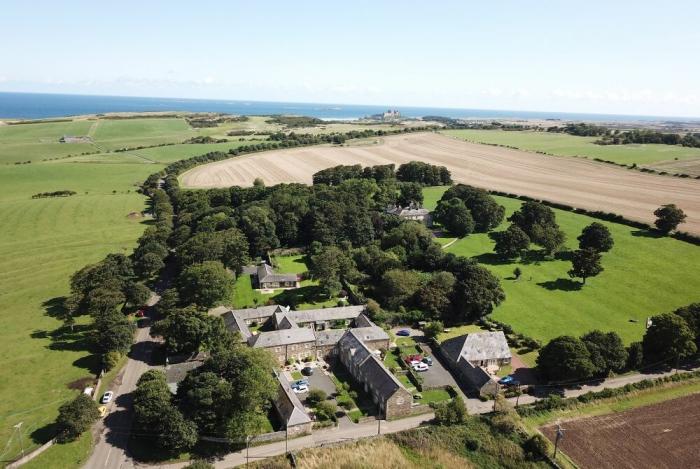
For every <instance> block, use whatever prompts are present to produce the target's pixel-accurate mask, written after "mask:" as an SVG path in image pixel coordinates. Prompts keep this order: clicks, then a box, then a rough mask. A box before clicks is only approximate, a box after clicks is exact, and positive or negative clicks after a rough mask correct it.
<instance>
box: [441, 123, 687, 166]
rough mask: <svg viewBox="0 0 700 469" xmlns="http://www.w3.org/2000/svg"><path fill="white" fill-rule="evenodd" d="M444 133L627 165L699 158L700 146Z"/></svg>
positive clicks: (561, 136)
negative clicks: (596, 142) (628, 143)
mask: <svg viewBox="0 0 700 469" xmlns="http://www.w3.org/2000/svg"><path fill="white" fill-rule="evenodd" d="M442 133H444V134H445V135H450V136H453V137H457V138H461V139H464V140H469V141H471V142H476V143H490V144H497V145H507V146H511V147H516V148H521V149H523V150H530V151H542V152H546V153H550V154H553V155H560V156H585V157H588V158H600V159H603V160H607V161H613V162H615V163H619V164H626V165H631V164H634V163H637V165H646V164H652V163H658V162H660V161H668V160H674V159H678V160H687V159H695V158H700V148H686V147H681V146H676V145H654V144H648V145H647V144H639V145H637V144H632V145H596V144H594V143H593V142H594V141H595V140H597V139H598V137H577V136H575V135H568V134H559V133H550V132H535V131H503V130H471V129H464V130H444V131H442Z"/></svg>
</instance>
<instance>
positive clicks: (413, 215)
mask: <svg viewBox="0 0 700 469" xmlns="http://www.w3.org/2000/svg"><path fill="white" fill-rule="evenodd" d="M385 212H386V213H388V214H389V215H396V216H397V217H399V218H402V219H404V220H414V221H418V222H421V223H423V224H424V225H425V226H428V227H430V226H433V216H432V214H431V213H430V210H428V209H426V208H421V207H415V206H409V207H401V206H399V205H397V206H391V207H388V208H387V209H386V210H385Z"/></svg>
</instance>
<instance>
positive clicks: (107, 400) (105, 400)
mask: <svg viewBox="0 0 700 469" xmlns="http://www.w3.org/2000/svg"><path fill="white" fill-rule="evenodd" d="M113 397H114V393H113V392H112V391H107V392H106V393H104V394H103V395H102V400H101V401H100V402H102V403H103V404H109V403H110V402H112V398H113Z"/></svg>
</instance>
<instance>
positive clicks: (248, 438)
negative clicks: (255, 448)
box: [245, 435, 250, 467]
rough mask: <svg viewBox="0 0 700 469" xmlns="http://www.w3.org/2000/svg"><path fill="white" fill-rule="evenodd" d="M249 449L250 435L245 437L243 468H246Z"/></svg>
mask: <svg viewBox="0 0 700 469" xmlns="http://www.w3.org/2000/svg"><path fill="white" fill-rule="evenodd" d="M249 447H250V435H246V437H245V467H248V448H249Z"/></svg>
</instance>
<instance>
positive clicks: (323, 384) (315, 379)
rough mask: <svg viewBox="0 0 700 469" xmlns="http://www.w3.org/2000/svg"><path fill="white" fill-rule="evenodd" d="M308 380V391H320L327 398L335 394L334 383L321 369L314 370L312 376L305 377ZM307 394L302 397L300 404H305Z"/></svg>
mask: <svg viewBox="0 0 700 469" xmlns="http://www.w3.org/2000/svg"><path fill="white" fill-rule="evenodd" d="M307 378H308V379H309V389H320V390H322V391H323V392H325V393H326V394H328V395H329V396H333V395H334V394H335V393H336V391H337V390H336V388H335V383H334V382H333V381H332V380H331V378H330V376H328V375H327V374H326V373H324V371H323V370H322V369H321V368H314V374H312V375H311V376H307ZM307 395H308V393H307V394H303V395H302V402H304V404H306V396H307Z"/></svg>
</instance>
